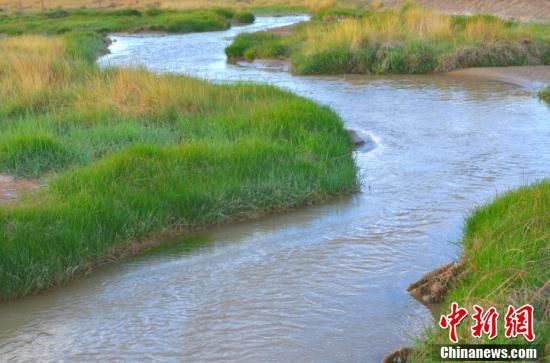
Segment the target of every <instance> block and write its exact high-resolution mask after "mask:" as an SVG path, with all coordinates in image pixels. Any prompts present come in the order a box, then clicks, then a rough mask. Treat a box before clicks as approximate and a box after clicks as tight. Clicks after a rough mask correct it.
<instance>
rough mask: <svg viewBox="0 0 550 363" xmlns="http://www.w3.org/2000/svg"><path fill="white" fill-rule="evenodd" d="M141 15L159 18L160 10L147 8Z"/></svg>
mask: <svg viewBox="0 0 550 363" xmlns="http://www.w3.org/2000/svg"><path fill="white" fill-rule="evenodd" d="M143 13H144V14H145V15H146V16H159V15H160V14H162V10H160V9H159V8H147V9H145V11H144V12H143Z"/></svg>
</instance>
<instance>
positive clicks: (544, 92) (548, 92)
mask: <svg viewBox="0 0 550 363" xmlns="http://www.w3.org/2000/svg"><path fill="white" fill-rule="evenodd" d="M538 96H539V98H540V99H541V100H544V101H546V102H550V86H546V87H544V88H543V89H541V90H540V91H539V92H538Z"/></svg>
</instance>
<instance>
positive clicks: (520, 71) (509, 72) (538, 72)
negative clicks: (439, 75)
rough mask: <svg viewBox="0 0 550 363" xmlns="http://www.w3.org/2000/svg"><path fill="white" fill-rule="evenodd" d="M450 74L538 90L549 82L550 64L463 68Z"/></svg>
mask: <svg viewBox="0 0 550 363" xmlns="http://www.w3.org/2000/svg"><path fill="white" fill-rule="evenodd" d="M447 74H448V75H451V76H456V77H466V78H477V79H489V80H494V81H500V82H505V83H510V84H515V85H518V86H521V87H524V88H528V89H531V90H538V89H540V88H542V87H544V86H545V85H548V84H550V66H519V67H491V68H465V69H457V70H455V71H451V72H449V73H447Z"/></svg>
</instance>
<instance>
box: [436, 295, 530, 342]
mask: <svg viewBox="0 0 550 363" xmlns="http://www.w3.org/2000/svg"><path fill="white" fill-rule="evenodd" d="M533 315H534V309H533V306H531V305H529V304H526V305H523V306H522V307H520V308H518V309H516V308H514V307H513V306H511V305H510V306H508V311H507V312H506V315H505V317H504V335H505V336H506V338H515V337H517V336H521V335H522V336H523V337H524V338H525V339H527V340H528V341H530V342H532V341H533V340H535V331H534V326H533V325H534V321H533ZM466 316H468V310H466V309H464V308H462V307H459V306H458V304H457V303H456V302H453V303H452V304H451V312H450V313H449V314H447V315H441V317H440V318H439V326H440V327H441V328H443V329H449V340H450V341H451V342H453V343H458V336H457V327H458V326H459V325H460V323H461V322H462V321H463V320H464V319H465V318H466ZM498 318H499V313H498V312H497V309H496V308H495V307H493V306H491V307H490V308H489V309H487V310H484V309H483V308H482V307H481V306H479V305H474V313H473V315H472V320H473V324H472V326H471V328H470V331H471V333H472V336H473V337H474V338H482V337H483V335H487V337H488V338H489V339H494V338H496V337H497V335H498Z"/></svg>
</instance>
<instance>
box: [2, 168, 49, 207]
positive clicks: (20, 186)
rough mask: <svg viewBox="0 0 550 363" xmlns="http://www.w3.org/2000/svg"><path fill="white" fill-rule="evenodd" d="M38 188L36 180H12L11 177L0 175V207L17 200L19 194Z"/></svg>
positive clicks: (38, 184)
mask: <svg viewBox="0 0 550 363" xmlns="http://www.w3.org/2000/svg"><path fill="white" fill-rule="evenodd" d="M39 187H40V183H39V182H38V180H34V179H32V180H31V179H14V178H12V177H11V176H7V175H2V174H0V205H2V204H8V203H11V202H14V201H15V200H17V198H18V197H19V195H21V193H24V192H27V191H31V190H35V189H37V188H39Z"/></svg>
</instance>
